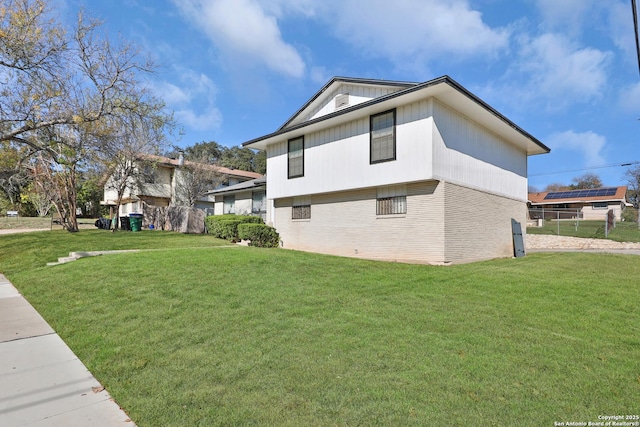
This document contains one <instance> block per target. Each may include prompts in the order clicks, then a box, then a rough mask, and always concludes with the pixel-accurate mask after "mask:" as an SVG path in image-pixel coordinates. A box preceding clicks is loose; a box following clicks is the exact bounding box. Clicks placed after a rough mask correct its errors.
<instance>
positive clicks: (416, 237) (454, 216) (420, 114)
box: [243, 76, 549, 263]
mask: <svg viewBox="0 0 640 427" xmlns="http://www.w3.org/2000/svg"><path fill="white" fill-rule="evenodd" d="M243 145H244V146H245V147H249V148H254V149H261V150H266V153H267V199H268V203H270V205H271V206H269V209H268V219H267V220H268V222H270V223H271V224H272V225H273V226H274V227H275V228H276V229H277V231H278V232H279V233H280V236H281V240H282V246H283V247H284V248H291V249H298V250H305V251H313V252H320V253H327V254H335V255H343V256H352V257H362V258H369V259H382V260H396V261H408V262H425V263H450V262H469V261H475V260H481V259H488V258H495V257H509V256H513V254H514V244H513V235H512V219H515V220H516V221H518V222H520V223H521V224H525V223H526V215H527V156H529V155H533V154H542V153H548V152H549V148H547V147H546V146H545V145H544V144H543V143H541V142H540V141H538V140H537V139H536V138H534V137H533V136H532V135H530V134H529V133H527V132H526V131H524V130H523V129H521V128H520V127H519V126H517V125H516V124H515V123H513V122H511V121H510V120H509V119H507V118H506V117H504V116H503V115H502V114H500V113H499V112H498V111H496V110H495V109H493V108H492V107H491V106H489V105H488V104H486V103H485V102H483V101H482V100H480V99H479V98H478V97H476V96H475V95H473V94H472V93H470V92H469V91H468V90H466V89H465V88H464V87H462V86H461V85H460V84H459V83H457V82H456V81H454V80H453V79H451V78H450V77H448V76H444V77H440V78H437V79H434V80H430V81H427V82H424V83H407V82H396V81H385V80H369V79H357V78H340V77H337V78H334V79H332V80H331V81H329V82H328V83H327V84H326V85H325V86H324V87H322V88H321V89H320V90H319V91H318V92H317V93H316V94H315V95H314V96H313V97H312V98H311V99H310V100H309V101H308V102H307V103H306V104H304V105H303V106H302V108H300V110H298V111H297V112H296V113H295V114H294V115H293V116H292V117H291V118H290V119H289V120H287V121H286V123H285V124H284V125H282V126H281V127H280V128H279V129H277V130H276V131H275V132H273V133H271V134H268V135H264V136H261V137H259V138H256V139H253V140H251V141H248V142H245V143H244V144H243ZM523 228H524V227H523Z"/></svg>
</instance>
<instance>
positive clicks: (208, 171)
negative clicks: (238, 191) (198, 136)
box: [175, 157, 224, 207]
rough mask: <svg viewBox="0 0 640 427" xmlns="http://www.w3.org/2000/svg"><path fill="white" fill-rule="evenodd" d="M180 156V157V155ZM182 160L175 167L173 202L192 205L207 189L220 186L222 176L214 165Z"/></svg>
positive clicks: (180, 204)
mask: <svg viewBox="0 0 640 427" xmlns="http://www.w3.org/2000/svg"><path fill="white" fill-rule="evenodd" d="M181 158H182V157H181ZM205 161H206V159H203V161H189V160H184V161H183V164H182V165H179V167H178V168H177V169H176V176H175V204H176V205H179V206H188V207H194V206H195V205H196V203H197V202H198V200H200V198H201V197H202V196H204V195H205V194H206V193H207V192H208V191H211V190H213V189H214V188H217V187H219V186H220V183H221V182H222V181H223V179H224V176H223V174H221V173H220V172H219V170H218V168H217V166H215V165H210V164H206V163H205Z"/></svg>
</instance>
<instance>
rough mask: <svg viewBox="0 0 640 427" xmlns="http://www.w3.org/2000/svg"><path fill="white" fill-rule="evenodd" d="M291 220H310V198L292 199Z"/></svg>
mask: <svg viewBox="0 0 640 427" xmlns="http://www.w3.org/2000/svg"><path fill="white" fill-rule="evenodd" d="M291 219H311V198H310V197H295V198H294V199H293V206H292V207H291Z"/></svg>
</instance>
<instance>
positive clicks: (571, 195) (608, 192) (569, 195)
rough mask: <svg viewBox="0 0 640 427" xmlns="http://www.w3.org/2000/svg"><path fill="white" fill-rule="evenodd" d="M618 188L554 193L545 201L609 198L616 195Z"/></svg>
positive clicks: (546, 197) (549, 194)
mask: <svg viewBox="0 0 640 427" xmlns="http://www.w3.org/2000/svg"><path fill="white" fill-rule="evenodd" d="M617 191H618V188H617V187H609V188H591V189H587V190H571V191H552V192H550V193H547V195H546V196H544V200H553V199H575V198H581V197H609V196H613V195H615V194H616V192H617Z"/></svg>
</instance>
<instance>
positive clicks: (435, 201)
mask: <svg viewBox="0 0 640 427" xmlns="http://www.w3.org/2000/svg"><path fill="white" fill-rule="evenodd" d="M406 189H407V213H406V214H401V215H384V216H377V215H376V194H377V188H369V189H364V190H358V191H344V192H339V193H328V194H319V195H312V196H307V199H309V201H310V203H311V218H310V219H305V220H292V219H291V207H292V205H293V199H292V198H284V199H279V200H275V203H274V205H275V208H274V209H275V211H274V213H275V224H274V225H275V227H276V229H277V230H278V233H280V238H281V240H282V243H283V247H284V248H287V249H296V250H303V251H309V252H318V253H326V254H332V255H340V256H348V257H358V258H367V259H380V260H390V261H403V262H418V263H448V262H469V261H476V260H481V259H490V258H497V257H510V256H513V240H512V233H511V218H515V219H516V220H517V221H519V222H521V224H523V229H525V228H526V221H525V220H526V205H525V204H524V203H523V202H520V201H515V200H512V199H508V198H504V197H500V196H495V195H492V194H488V193H484V192H481V191H478V190H474V189H470V188H465V187H461V186H458V185H454V184H450V183H446V182H439V181H424V182H420V183H413V184H407V186H406Z"/></svg>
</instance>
